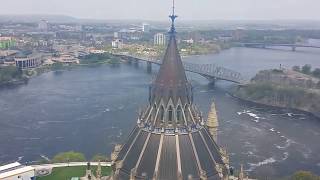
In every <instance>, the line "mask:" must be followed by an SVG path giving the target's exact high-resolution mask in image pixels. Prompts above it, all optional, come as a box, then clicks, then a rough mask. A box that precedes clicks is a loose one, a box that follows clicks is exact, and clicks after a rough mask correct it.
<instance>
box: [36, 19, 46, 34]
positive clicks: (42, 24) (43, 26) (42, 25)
mask: <svg viewBox="0 0 320 180" xmlns="http://www.w3.org/2000/svg"><path fill="white" fill-rule="evenodd" d="M38 28H39V29H40V31H45V32H46V31H48V21H46V20H41V21H40V22H39V24H38Z"/></svg>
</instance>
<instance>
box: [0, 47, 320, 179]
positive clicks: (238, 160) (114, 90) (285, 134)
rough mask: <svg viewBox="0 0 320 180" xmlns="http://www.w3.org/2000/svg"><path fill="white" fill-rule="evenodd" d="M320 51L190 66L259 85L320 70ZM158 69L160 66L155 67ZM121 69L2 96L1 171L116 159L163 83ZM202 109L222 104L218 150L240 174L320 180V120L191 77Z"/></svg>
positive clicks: (254, 54)
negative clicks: (14, 164)
mask: <svg viewBox="0 0 320 180" xmlns="http://www.w3.org/2000/svg"><path fill="white" fill-rule="evenodd" d="M319 57H320V50H314V49H299V48H298V49H297V51H296V52H292V51H290V50H288V49H286V48H284V49H281V48H277V49H249V48H233V49H230V50H225V51H223V52H221V53H219V54H213V55H205V56H196V57H189V58H185V60H186V61H192V62H197V63H215V64H218V65H222V66H224V67H226V68H230V69H234V70H236V71H238V72H241V73H242V74H243V76H244V77H246V78H251V77H252V76H254V75H255V73H256V72H258V71H259V70H261V69H266V68H278V67H279V66H280V64H281V65H282V67H287V68H290V67H292V66H294V65H304V64H311V65H312V66H314V67H319V68H320V58H319ZM154 66H155V65H154ZM146 71H147V70H146V66H145V64H144V63H140V64H139V67H134V66H130V65H127V64H121V65H120V66H119V67H113V66H108V65H103V66H97V67H77V68H73V69H72V70H69V71H63V72H49V73H45V74H42V75H40V76H37V77H34V78H32V79H31V80H30V81H29V82H28V84H26V85H23V86H19V87H15V88H6V89H2V90H0V163H3V162H9V161H14V160H17V159H18V158H19V159H21V161H22V162H26V161H32V160H37V159H40V158H41V157H40V156H41V155H42V156H46V157H52V156H53V155H54V154H56V153H58V152H62V151H69V150H74V151H80V152H83V153H84V154H85V155H86V156H87V158H91V157H92V156H93V155H94V154H98V153H102V154H107V155H109V154H110V152H111V151H112V149H113V146H114V144H116V143H121V142H123V141H124V140H125V139H126V137H127V135H128V133H129V131H130V130H131V128H132V127H133V126H134V124H135V122H136V119H137V114H138V111H139V108H141V107H144V106H145V105H146V104H147V96H148V85H149V83H150V81H151V79H152V78H153V77H154V76H155V74H156V71H157V68H154V69H153V73H152V74H148V73H147V72H146ZM188 78H189V79H190V80H191V82H192V84H193V86H194V88H195V91H194V92H195V95H194V97H195V101H196V104H198V106H199V107H200V109H201V110H202V111H203V112H204V114H207V112H208V110H209V107H210V103H211V101H212V100H213V99H214V100H215V102H216V106H217V111H218V116H219V123H220V127H219V136H218V143H219V144H220V145H222V146H226V147H227V149H228V152H229V154H230V160H231V164H232V166H234V167H235V168H236V169H239V167H240V164H244V167H245V170H246V171H247V172H248V173H249V175H250V176H252V177H266V176H268V177H282V176H287V175H290V174H292V173H293V172H294V171H297V170H310V171H313V172H314V173H317V174H320V154H319V152H320V143H319V142H320V140H319V139H320V120H319V119H316V118H314V117H310V116H308V115H306V114H301V113H296V112H291V111H286V110H281V109H271V108H266V107H260V106H254V105H249V104H246V103H243V102H239V101H237V100H235V99H234V98H232V97H230V96H228V95H227V94H226V92H225V90H226V89H228V88H229V87H230V86H233V84H232V83H228V82H223V81H218V82H217V84H216V87H214V88H213V87H209V86H208V82H207V80H206V79H205V78H203V77H201V76H199V75H195V74H192V73H188Z"/></svg>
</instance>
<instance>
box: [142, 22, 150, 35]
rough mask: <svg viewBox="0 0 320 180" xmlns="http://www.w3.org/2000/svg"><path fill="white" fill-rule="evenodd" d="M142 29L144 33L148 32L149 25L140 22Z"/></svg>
mask: <svg viewBox="0 0 320 180" xmlns="http://www.w3.org/2000/svg"><path fill="white" fill-rule="evenodd" d="M142 31H143V32H146V33H148V32H150V25H149V24H147V23H143V24H142Z"/></svg>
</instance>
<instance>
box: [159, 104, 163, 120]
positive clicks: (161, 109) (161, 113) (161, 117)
mask: <svg viewBox="0 0 320 180" xmlns="http://www.w3.org/2000/svg"><path fill="white" fill-rule="evenodd" d="M160 120H161V121H164V108H163V106H161V107H160Z"/></svg>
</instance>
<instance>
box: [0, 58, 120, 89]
mask: <svg viewBox="0 0 320 180" xmlns="http://www.w3.org/2000/svg"><path fill="white" fill-rule="evenodd" d="M120 63H121V60H120V59H119V58H117V57H114V56H112V55H110V54H106V53H105V54H90V55H88V56H85V57H83V58H81V59H80V62H79V64H64V63H60V62H58V63H54V64H51V65H42V66H39V67H37V68H33V69H26V70H19V69H17V68H16V67H15V66H5V67H0V88H4V87H14V86H19V85H23V84H26V83H27V82H28V80H29V79H30V78H32V77H34V76H38V75H41V74H43V73H47V72H51V71H64V70H70V69H72V68H75V67H80V66H100V65H104V64H109V65H118V64H120Z"/></svg>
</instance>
